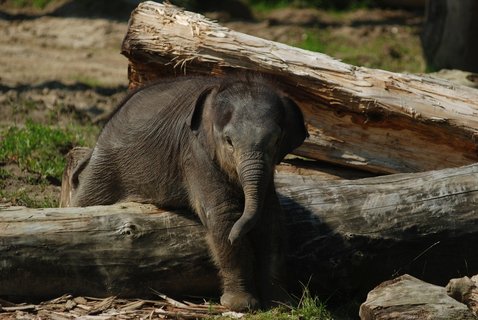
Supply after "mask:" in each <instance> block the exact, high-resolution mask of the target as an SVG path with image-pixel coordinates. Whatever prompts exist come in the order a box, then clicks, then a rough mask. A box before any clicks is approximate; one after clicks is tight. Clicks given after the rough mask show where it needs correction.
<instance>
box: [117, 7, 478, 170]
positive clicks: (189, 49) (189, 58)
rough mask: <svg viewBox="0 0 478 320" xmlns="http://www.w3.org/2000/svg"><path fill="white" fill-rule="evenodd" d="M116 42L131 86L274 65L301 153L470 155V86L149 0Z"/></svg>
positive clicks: (388, 165)
mask: <svg viewBox="0 0 478 320" xmlns="http://www.w3.org/2000/svg"><path fill="white" fill-rule="evenodd" d="M122 52H123V54H124V55H125V56H126V57H128V59H129V61H130V64H129V77H130V85H131V87H137V86H139V85H142V84H145V83H147V82H149V81H152V80H154V79H157V78H159V77H164V76H166V75H182V74H210V73H213V74H220V73H227V72H232V71H237V70H254V71H259V72H261V73H265V74H270V75H272V76H273V77H275V78H277V79H278V80H279V81H278V83H281V84H282V86H283V89H284V90H285V91H286V92H287V93H288V94H289V95H291V96H292V97H293V98H294V99H295V100H296V101H297V102H298V103H299V104H300V107H301V108H302V110H303V113H304V116H305V119H306V122H307V124H308V128H309V132H310V134H311V137H310V138H309V139H308V140H306V142H305V143H304V145H303V146H302V147H300V148H299V149H298V150H296V153H297V154H299V155H302V156H306V157H309V158H312V159H319V160H325V161H328V162H332V163H338V164H342V165H345V166H352V167H359V168H363V169H366V170H370V171H373V172H385V173H395V172H416V171H425V170H431V169H439V168H446V167H457V166H460V165H465V164H470V163H472V162H476V161H477V160H478V152H477V144H476V137H478V131H477V130H478V117H477V115H478V91H476V90H473V89H470V88H466V87H462V86H455V85H452V84H450V83H448V82H446V81H443V80H437V79H431V78H427V77H426V76H425V77H424V76H416V75H410V74H398V73H393V72H387V71H383V70H374V69H368V68H364V67H355V66H351V65H348V64H345V63H342V62H339V61H337V60H334V59H332V58H330V57H328V56H326V55H323V54H320V53H313V52H310V51H306V50H301V49H298V48H293V47H290V46H287V45H284V44H280V43H276V42H272V41H267V40H263V39H260V38H257V37H253V36H249V35H246V34H242V33H239V32H235V31H233V30H230V29H227V28H225V27H222V26H220V25H218V24H216V23H213V22H211V21H209V20H207V19H205V18H204V17H203V16H201V15H198V14H194V13H190V12H186V11H182V10H180V9H178V8H176V7H174V6H171V5H162V4H158V3H154V2H144V3H142V4H140V5H139V6H138V8H137V9H136V10H135V11H134V12H133V13H132V16H131V19H130V25H129V29H128V32H127V35H126V37H125V39H124V42H123V47H122Z"/></svg>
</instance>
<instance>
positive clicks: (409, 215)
mask: <svg viewBox="0 0 478 320" xmlns="http://www.w3.org/2000/svg"><path fill="white" fill-rule="evenodd" d="M477 181H478V165H471V166H465V167H461V168H453V169H445V170H439V171H430V172H423V173H414V174H395V175H388V176H381V177H373V178H365V179H357V180H338V181H323V179H322V178H321V177H320V176H315V175H310V176H301V175H298V174H295V173H278V174H277V176H276V185H277V189H278V192H279V193H280V195H281V196H280V200H281V204H282V206H283V208H284V210H285V212H286V215H287V230H288V234H289V238H290V241H289V242H290V248H289V252H288V269H289V270H290V272H289V273H288V277H289V279H288V280H289V283H290V286H291V288H292V289H294V287H295V288H296V289H297V287H300V285H299V281H301V282H302V283H309V287H310V289H311V290H312V291H313V292H315V293H318V294H320V295H321V296H322V297H324V298H328V299H329V298H331V297H332V299H334V298H337V299H344V298H345V297H351V296H356V295H359V296H363V297H364V295H365V294H366V293H367V292H368V291H369V290H370V289H372V288H373V287H374V286H375V285H376V284H377V283H380V282H382V281H384V280H387V279H391V278H393V277H395V276H397V275H400V274H403V273H409V274H412V275H415V276H419V277H420V278H422V279H424V280H425V281H428V282H432V283H436V284H440V283H443V281H446V280H448V279H450V278H452V277H456V275H457V274H461V275H466V274H468V273H469V272H473V273H478V256H477V255H476V252H477V249H478V216H477V215H476V204H477V203H478V184H477ZM0 230H1V232H0V296H2V295H6V296H9V297H20V296H29V297H32V296H33V297H45V296H47V297H52V296H58V295H59V294H60V293H61V294H64V293H70V294H73V295H91V296H109V295H120V296H135V297H145V296H149V295H151V294H152V291H151V289H155V290H157V291H159V292H163V293H166V294H169V295H187V294H193V295H202V296H204V295H208V294H214V293H217V290H218V280H217V278H216V270H215V268H214V267H213V265H212V263H211V262H210V260H209V255H208V252H207V249H206V245H205V242H204V240H203V235H204V230H203V227H202V226H201V225H200V223H199V222H198V221H197V219H196V218H195V216H194V215H192V214H190V213H187V212H167V211H163V210H160V209H157V208H155V207H153V206H149V205H140V204H117V205H113V206H98V207H86V208H45V209H27V208H19V207H16V208H15V207H12V208H4V209H1V212H0ZM443 285H444V283H443Z"/></svg>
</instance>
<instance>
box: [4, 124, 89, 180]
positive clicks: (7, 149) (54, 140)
mask: <svg viewBox="0 0 478 320" xmlns="http://www.w3.org/2000/svg"><path fill="white" fill-rule="evenodd" d="M83 130H85V129H83ZM83 130H80V129H78V128H75V127H73V128H66V129H62V128H58V127H54V126H49V125H45V124H40V123H35V122H33V121H31V120H27V121H26V123H25V126H11V127H9V128H7V129H4V130H3V131H2V132H1V133H0V162H3V163H17V164H18V165H19V167H20V169H22V170H27V171H28V172H30V173H35V174H39V175H40V178H41V180H43V181H45V180H47V179H48V178H54V179H57V180H58V181H59V180H61V175H62V172H63V169H64V167H65V157H64V155H65V154H66V153H67V152H68V151H69V150H70V149H71V148H72V147H73V146H76V145H84V144H85V139H84V138H83V137H82V134H83V132H81V131H83ZM86 130H87V129H86Z"/></svg>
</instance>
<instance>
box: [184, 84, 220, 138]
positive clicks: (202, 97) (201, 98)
mask: <svg viewBox="0 0 478 320" xmlns="http://www.w3.org/2000/svg"><path fill="white" fill-rule="evenodd" d="M215 89H216V86H211V87H207V88H205V89H204V90H203V91H202V92H201V93H200V94H199V95H198V96H197V97H196V99H195V101H193V103H192V108H191V111H190V113H189V115H188V117H187V118H186V125H187V126H188V127H189V128H191V130H192V131H193V132H194V133H195V134H197V133H198V130H199V127H200V126H201V122H202V118H203V111H204V107H205V105H206V103H208V98H209V97H210V96H211V95H212V94H215V92H216V90H215ZM209 101H211V100H209Z"/></svg>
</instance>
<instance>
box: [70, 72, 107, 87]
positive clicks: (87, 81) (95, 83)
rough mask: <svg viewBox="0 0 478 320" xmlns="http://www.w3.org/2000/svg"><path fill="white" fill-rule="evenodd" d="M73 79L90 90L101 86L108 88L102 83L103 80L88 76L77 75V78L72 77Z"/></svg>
mask: <svg viewBox="0 0 478 320" xmlns="http://www.w3.org/2000/svg"><path fill="white" fill-rule="evenodd" d="M72 79H73V80H74V81H76V82H78V83H81V84H84V85H86V86H88V87H90V88H98V87H101V86H106V85H105V84H104V83H102V82H101V80H99V79H97V78H94V77H90V76H87V75H75V76H72Z"/></svg>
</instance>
